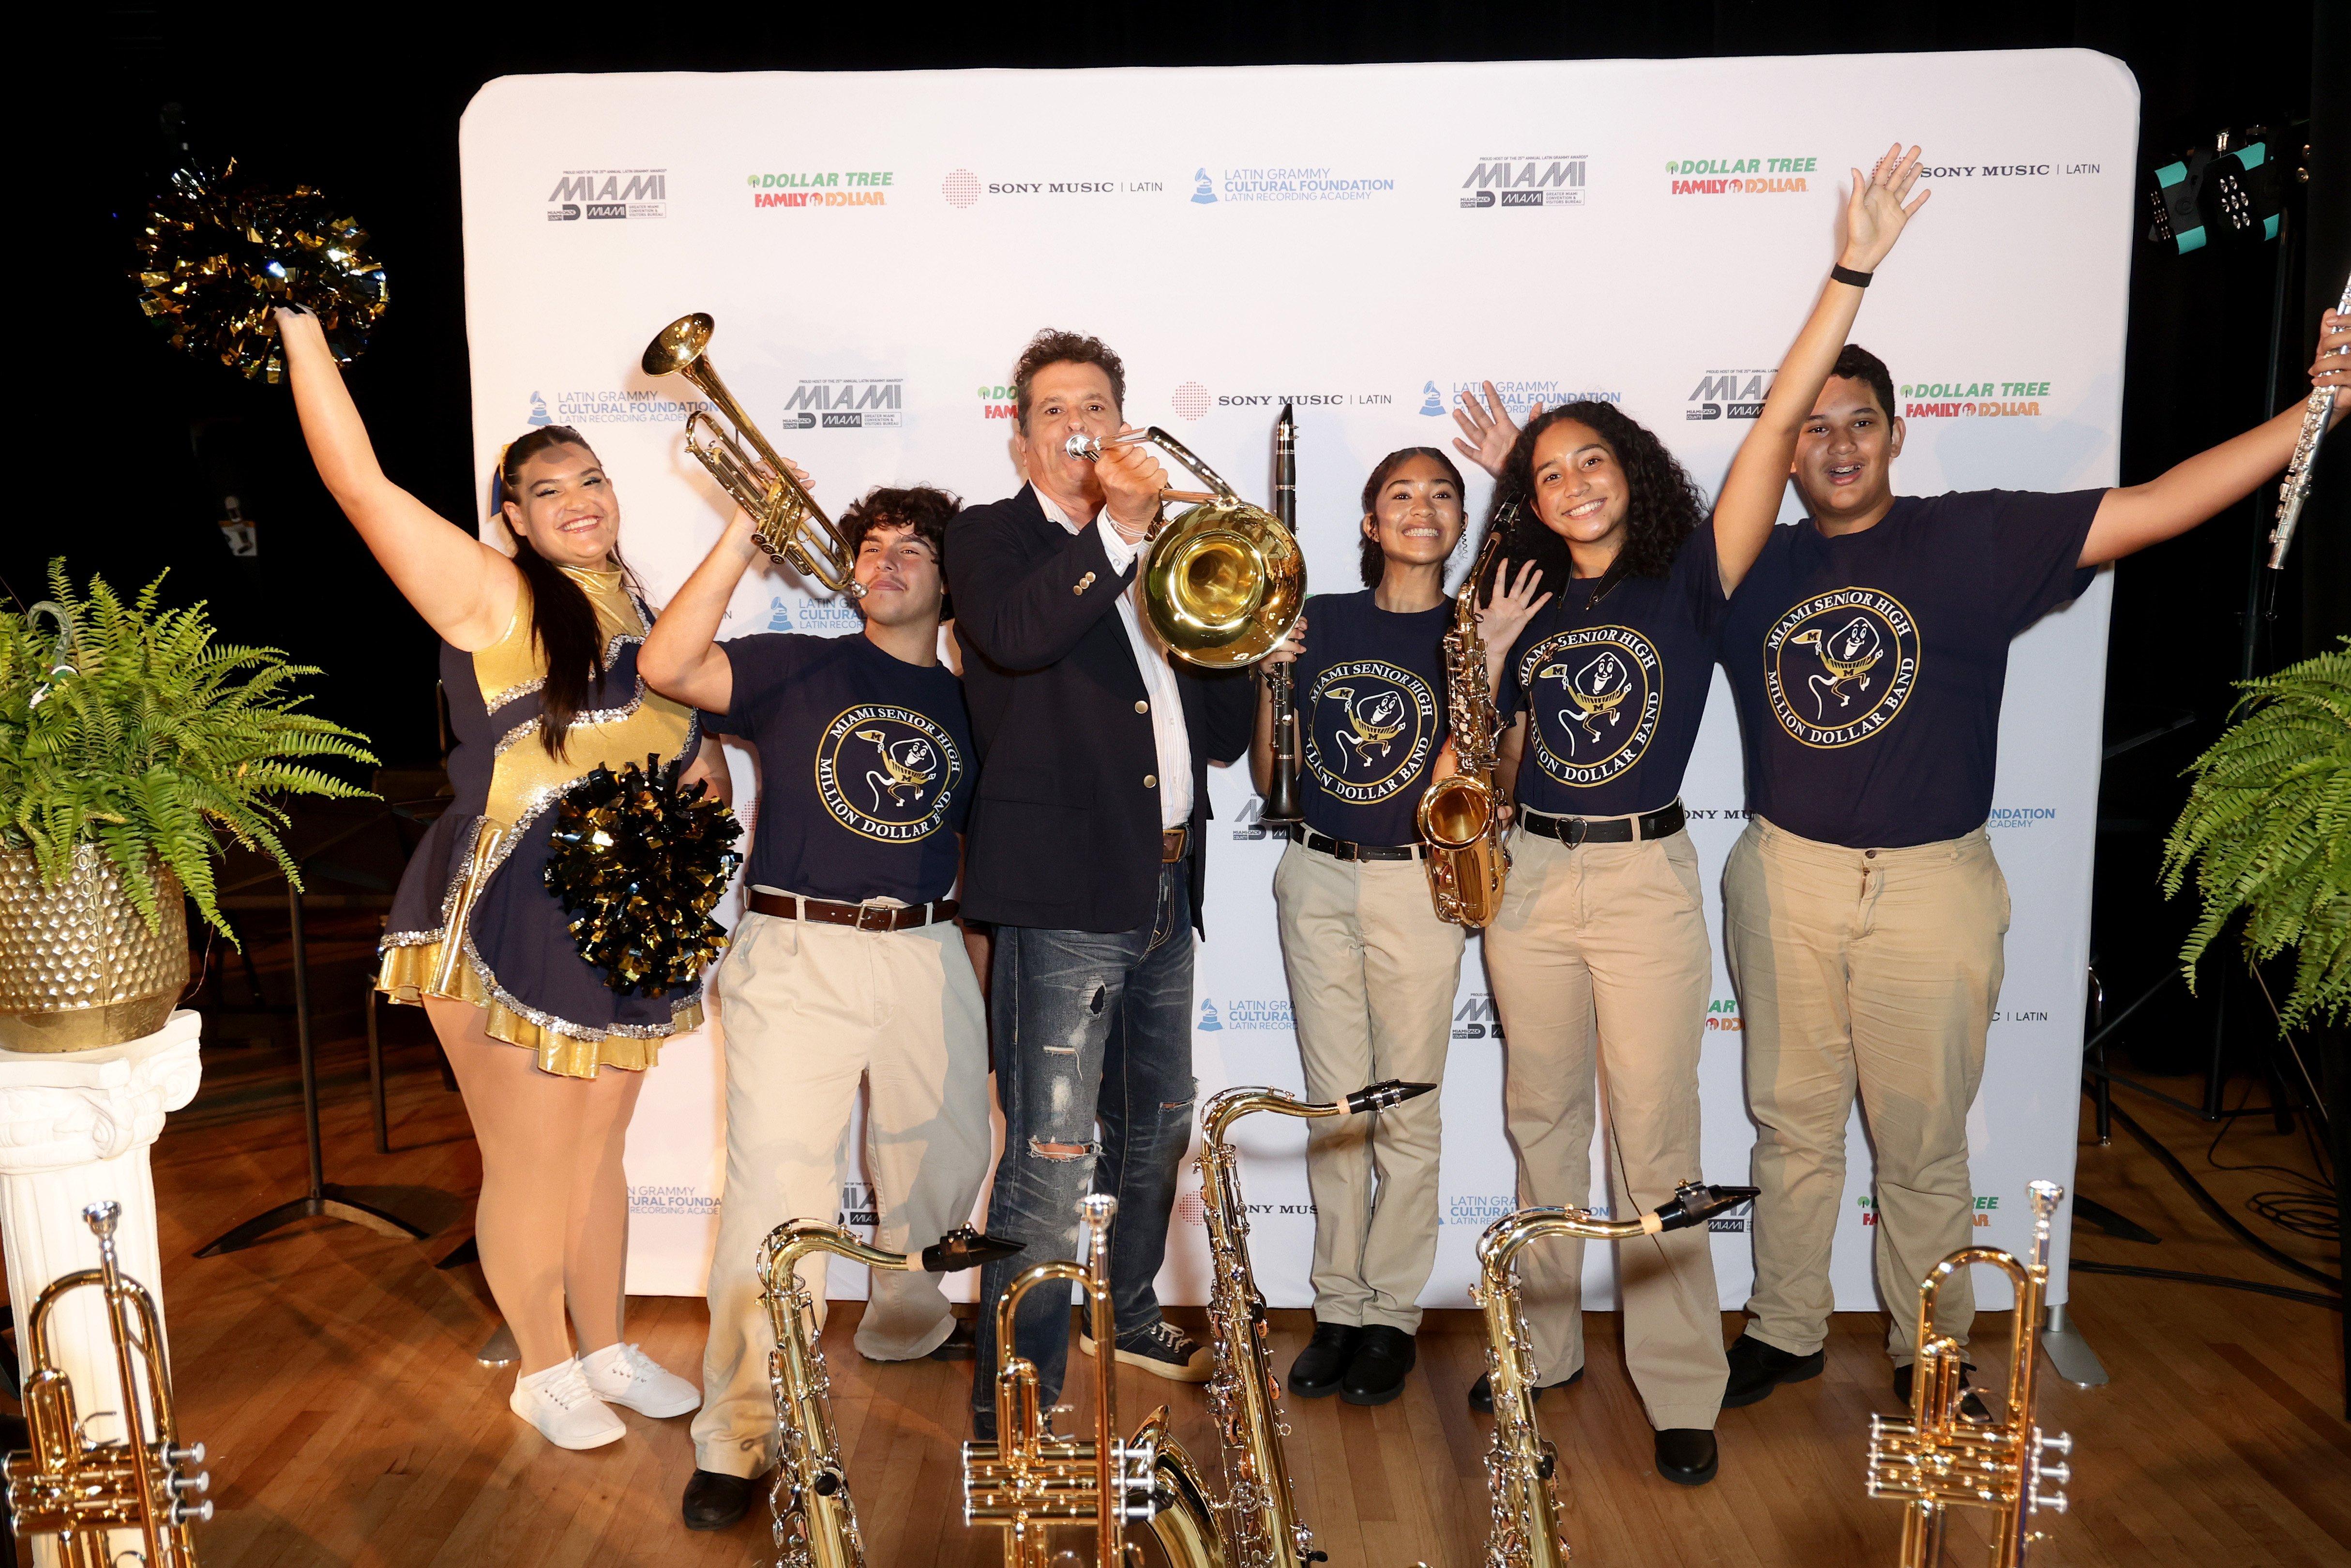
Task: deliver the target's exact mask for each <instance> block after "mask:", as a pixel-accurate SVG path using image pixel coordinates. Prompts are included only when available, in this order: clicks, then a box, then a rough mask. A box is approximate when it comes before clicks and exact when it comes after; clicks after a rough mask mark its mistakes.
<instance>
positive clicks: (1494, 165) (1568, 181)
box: [1461, 152, 1585, 208]
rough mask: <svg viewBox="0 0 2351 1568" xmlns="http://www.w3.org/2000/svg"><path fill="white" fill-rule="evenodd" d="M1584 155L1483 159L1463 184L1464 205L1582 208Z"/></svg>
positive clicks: (1462, 196)
mask: <svg viewBox="0 0 2351 1568" xmlns="http://www.w3.org/2000/svg"><path fill="white" fill-rule="evenodd" d="M1584 163H1585V157H1584V154H1583V153H1581V152H1576V153H1572V154H1555V155H1552V156H1549V157H1542V158H1480V159H1479V160H1478V162H1477V166H1476V167H1474V168H1472V169H1471V170H1470V171H1469V177H1468V179H1466V180H1464V181H1462V182H1461V204H1462V205H1463V206H1464V207H1468V208H1485V207H1580V206H1582V205H1583V173H1584Z"/></svg>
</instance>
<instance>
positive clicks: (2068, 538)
mask: <svg viewBox="0 0 2351 1568" xmlns="http://www.w3.org/2000/svg"><path fill="white" fill-rule="evenodd" d="M2105 494H2106V493H2105V491H2104V490H2074V491H2070V492H2067V493H2064V494H2062V495H2043V494H2039V493H2036V492H2032V491H2026V490H1971V491H1956V492H1953V493H1952V494H1949V495H1945V496H1928V497H1916V496H1904V497H1900V498H1898V499H1896V501H1895V503H1894V507H1893V509H1892V510H1891V511H1889V512H1887V513H1886V517H1885V518H1884V519H1883V520H1882V521H1880V522H1879V523H1878V524H1877V525H1876V527H1875V528H1864V529H1863V530H1862V531H1861V532H1859V533H1854V534H1844V535H1840V536H1838V537H1836V538H1829V537H1828V536H1826V535H1824V534H1823V533H1822V532H1821V531H1820V529H1819V528H1815V527H1813V522H1812V520H1811V519H1810V518H1806V519H1805V520H1804V521H1802V522H1800V523H1798V524H1796V525H1795V526H1794V527H1793V528H1774V529H1772V530H1771V540H1770V542H1768V543H1767V544H1766V545H1765V546H1764V547H1763V553H1762V555H1761V558H1759V559H1757V560H1756V562H1755V567H1754V570H1751V571H1750V572H1749V573H1748V574H1747V576H1746V578H1745V580H1742V581H1741V582H1740V585H1739V591H1738V592H1737V593H1736V594H1734V595H1733V596H1732V598H1731V601H1730V614H1729V620H1728V621H1727V622H1725V624H1724V627H1723V635H1722V662H1723V665H1724V668H1725V669H1726V670H1727V671H1728V672H1729V675H1730V689H1731V690H1732V692H1734V693H1735V694H1737V696H1738V699H1739V720H1740V729H1741V730H1742V731H1743V732H1744V736H1745V742H1746V751H1747V806H1748V810H1750V811H1754V812H1757V813H1759V814H1761V815H1762V816H1764V817H1766V818H1769V819H1770V820H1771V821H1772V822H1774V823H1776V824H1777V825H1779V826H1780V827H1782V828H1785V829H1787V830H1788V831H1790V832H1792V833H1799V834H1802V836H1803V837H1805V838H1808V839H1816V840H1819V841H1822V842H1823V843H1832V844H1844V845H1845V846H1847V847H1849V848H1853V849H1899V848H1902V847H1904V846H1906V845H1909V844H1928V843H1935V842H1938V841H1942V840H1945V839H1956V838H1959V837H1960V836H1961V835H1963V834H1966V833H1970V832H1972V831H1975V830H1976V829H1977V828H1979V827H1980V826H1982V825H1983V821H1984V819H1985V818H1986V817H1988V816H1990V815H1991V787H1992V769H1993V765H1994V763H1995V762H1996V761H1997V760H1998V752H1999V743H2000V699H2001V688H2002V686H2004V685H2006V683H2007V680H2008V644H2009V643H2010V641H2011V639H2012V638H2014V637H2015V636H2016V634H2017V633H2018V632H2022V631H2023V630H2024V629H2025V628H2026V627H2028V626H2030V625H2032V623H2033V622H2035V621H2038V620H2040V619H2041V617H2042V616H2043V615H2045V614H2047V613H2048V612H2050V611H2051V610H2053V609H2055V608H2056V607H2057V606H2058V605H2060V604H2063V603H2064V602H2066V601H2068V600H2071V599H2074V598H2076V597H2078V596H2079V595H2080V594H2081V592H2082V591H2083V590H2084V589H2085V588H2087V587H2089V586H2090V580H2091V579H2092V578H2094V577H2095V575H2096V572H2095V570H2092V569H2082V568H2077V567H2075V565H2074V562H2075V561H2076V560H2078V559H2081V555H2082V541H2083V540H2084V539H2085V538H2087V537H2088V535H2089V532H2090V523H2091V521H2092V519H2093V518H2095V517H2096V516H2097V511H2098V503H2099V502H2100V501H2101V500H2103V499H2104V498H2105Z"/></svg>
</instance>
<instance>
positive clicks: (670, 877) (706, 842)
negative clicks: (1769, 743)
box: [547, 757, 743, 997]
mask: <svg viewBox="0 0 2351 1568" xmlns="http://www.w3.org/2000/svg"><path fill="white" fill-rule="evenodd" d="M742 835H743V830H742V828H741V826H740V825H739V824H738V823H737V821H735V813H734V812H732V811H730V810H727V809H726V803H725V802H723V801H721V800H716V799H714V798H712V797H711V796H709V795H708V794H706V793H705V790H704V788H703V786H702V785H701V784H699V783H697V784H695V786H694V787H693V788H692V789H679V788H678V787H677V778H676V774H675V771H674V769H672V768H664V767H663V766H662V765H661V758H658V757H648V758H645V766H644V767H643V768H640V767H638V766H637V765H636V764H635V763H633V762H632V763H630V764H629V765H628V766H627V767H625V768H622V769H621V771H620V772H619V773H617V774H616V773H613V772H612V771H611V769H609V768H596V769H595V770H594V771H592V772H590V774H589V775H588V776H587V777H586V778H584V779H580V781H579V782H578V783H576V784H574V785H572V786H571V788H570V789H567V790H565V791H564V792H563V798H562V800H560V801H559V803H558V804H557V806H556V817H555V831H554V835H553V841H552V843H551V844H550V845H549V850H548V857H547V888H548V891H549V892H550V893H552V894H555V895H556V896H557V897H558V898H559V899H561V900H562V901H563V908H564V911H565V913H567V914H569V915H571V916H572V920H571V939H572V940H573V941H575V942H577V943H579V944H580V956H581V957H582V958H585V959H587V960H588V962H589V963H590V964H592V965H594V966H595V967H597V968H599V969H601V970H602V971H603V974H604V983H605V984H606V985H608V986H610V987H611V988H612V989H614V990H615V991H618V992H619V993H621V994H622V996H629V995H632V994H633V995H636V996H643V997H662V996H667V995H668V994H669V993H670V992H671V991H674V990H682V989H684V988H688V987H690V986H692V985H693V984H694V982H695V980H696V979H697V978H698V977H700V976H701V974H702V971H703V969H704V968H705V967H706V966H708V964H709V963H710V961H711V960H712V959H714V958H716V956H718V950H719V949H720V948H721V947H722V946H725V945H726V929H725V928H724V927H723V926H721V925H719V924H718V923H717V922H716V921H715V920H713V919H711V918H710V911H711V909H712V908H713V907H714V906H715V905H716V904H717V903H718V897H719V894H723V893H725V892H726V883H727V879H728V878H730V877H732V876H733V875H734V874H735V868H736V867H737V865H739V864H741V863H742V859H743V857H742V856H741V855H739V854H737V852H736V850H735V842H736V841H737V839H739V838H741V837H742Z"/></svg>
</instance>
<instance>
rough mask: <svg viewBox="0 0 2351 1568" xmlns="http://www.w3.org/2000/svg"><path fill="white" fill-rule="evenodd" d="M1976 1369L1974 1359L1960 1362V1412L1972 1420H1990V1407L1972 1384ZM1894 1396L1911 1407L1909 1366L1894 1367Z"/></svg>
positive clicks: (1905, 1405) (1905, 1407)
mask: <svg viewBox="0 0 2351 1568" xmlns="http://www.w3.org/2000/svg"><path fill="white" fill-rule="evenodd" d="M1975 1369H1976V1364H1975V1363H1974V1362H1972V1361H1963V1362H1961V1363H1959V1388H1960V1394H1959V1414H1960V1415H1961V1416H1964V1417H1966V1418H1967V1419H1968V1420H1970V1421H1989V1420H1991V1409H1990V1407H1988V1406H1986V1405H1985V1404H1984V1402H1983V1401H1982V1400H1981V1399H1980V1398H1979V1397H1978V1396H1977V1395H1976V1391H1975V1389H1974V1388H1973V1387H1972V1386H1971V1385H1970V1376H1969V1375H1970V1373H1972V1372H1974V1371H1975ZM1894 1397H1896V1399H1899V1400H1900V1401H1902V1408H1904V1409H1905V1410H1907V1409H1909V1408H1910V1369H1909V1368H1908V1367H1907V1366H1897V1367H1896V1368H1895V1369H1894Z"/></svg>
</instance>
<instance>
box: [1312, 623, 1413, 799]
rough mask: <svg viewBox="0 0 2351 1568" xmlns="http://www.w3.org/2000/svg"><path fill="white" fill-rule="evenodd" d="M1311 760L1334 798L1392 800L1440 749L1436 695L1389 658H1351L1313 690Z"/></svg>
mask: <svg viewBox="0 0 2351 1568" xmlns="http://www.w3.org/2000/svg"><path fill="white" fill-rule="evenodd" d="M1303 717H1304V718H1305V720H1306V723H1305V725H1304V729H1305V742H1306V744H1305V747H1304V750H1305V761H1306V766H1307V768H1308V769H1309V770H1310V771H1311V772H1312V773H1313V775H1314V779H1315V782H1316V783H1318V784H1320V785H1322V788H1323V789H1325V790H1327V791H1328V792H1329V793H1330V794H1331V796H1332V799H1334V800H1344V801H1346V802H1347V803H1348V804H1350V805H1353V806H1369V805H1374V804H1376V803H1378V802H1379V801H1382V800H1386V799H1388V798H1389V797H1390V796H1392V795H1394V794H1395V792H1396V791H1397V790H1399V789H1403V788H1404V787H1405V785H1406V784H1408V783H1410V782H1411V781H1412V780H1413V779H1416V778H1417V777H1418V776H1419V774H1420V768H1421V764H1422V763H1424V762H1426V760H1427V759H1428V756H1429V753H1430V752H1432V751H1434V750H1435V749H1436V747H1437V693H1436V692H1435V691H1434V690H1433V689H1432V688H1431V687H1430V685H1429V684H1428V682H1427V681H1426V680H1424V679H1423V678H1421V677H1420V676H1418V675H1416V674H1413V673H1412V672H1411V671H1410V670H1406V669H1403V668H1401V667H1399V666H1397V665H1395V664H1389V663H1388V662H1387V661H1386V660H1384V659H1350V660H1348V661H1346V662H1345V663H1343V664H1333V665H1332V666H1331V667H1330V668H1329V669H1327V670H1325V671H1323V672H1322V674H1320V675H1318V676H1317V677H1315V681H1314V685H1313V688H1312V690H1311V691H1309V692H1308V693H1307V694H1306V711H1305V714H1304V715H1303Z"/></svg>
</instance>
